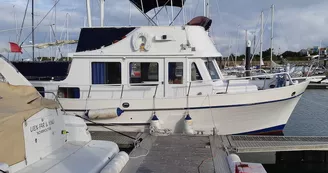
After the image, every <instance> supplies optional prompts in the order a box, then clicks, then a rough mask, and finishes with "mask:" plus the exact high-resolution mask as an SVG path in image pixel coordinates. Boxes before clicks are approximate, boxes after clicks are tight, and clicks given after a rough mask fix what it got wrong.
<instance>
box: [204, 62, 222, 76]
mask: <svg viewBox="0 0 328 173" xmlns="http://www.w3.org/2000/svg"><path fill="white" fill-rule="evenodd" d="M205 66H206V68H207V71H208V73H209V74H210V76H211V79H213V80H216V79H220V77H219V74H218V72H217V71H216V68H215V66H214V64H213V61H209V60H207V61H205Z"/></svg>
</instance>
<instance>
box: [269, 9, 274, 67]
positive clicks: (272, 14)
mask: <svg viewBox="0 0 328 173" xmlns="http://www.w3.org/2000/svg"><path fill="white" fill-rule="evenodd" d="M273 20H274V5H272V6H271V55H270V70H271V71H272V68H273V67H272V56H273Z"/></svg>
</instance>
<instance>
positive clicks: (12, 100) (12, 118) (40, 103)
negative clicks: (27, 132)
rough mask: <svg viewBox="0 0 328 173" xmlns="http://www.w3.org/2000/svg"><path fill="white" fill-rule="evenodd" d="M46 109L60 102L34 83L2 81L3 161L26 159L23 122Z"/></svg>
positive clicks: (0, 145)
mask: <svg viewBox="0 0 328 173" xmlns="http://www.w3.org/2000/svg"><path fill="white" fill-rule="evenodd" d="M44 108H49V109H56V108H58V104H57V103H56V102H55V101H52V100H48V99H45V98H43V97H41V96H40V94H39V93H38V92H37V91H36V89H35V88H34V87H32V86H14V85H10V84H8V83H4V82H0V139H1V140H0V141H1V142H0V162H3V163H7V164H9V165H13V164H16V163H19V162H21V161H24V160H25V142H24V132H23V123H24V121H25V120H27V119H28V118H30V117H32V116H33V115H34V114H36V113H37V112H39V111H41V110H42V109H44Z"/></svg>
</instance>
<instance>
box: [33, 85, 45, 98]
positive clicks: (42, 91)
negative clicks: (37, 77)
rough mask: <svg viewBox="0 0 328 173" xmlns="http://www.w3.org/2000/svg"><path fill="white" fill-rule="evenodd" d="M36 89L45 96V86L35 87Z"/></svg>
mask: <svg viewBox="0 0 328 173" xmlns="http://www.w3.org/2000/svg"><path fill="white" fill-rule="evenodd" d="M35 89H36V90H37V91H38V92H39V93H40V94H41V95H42V97H44V92H45V90H44V87H35Z"/></svg>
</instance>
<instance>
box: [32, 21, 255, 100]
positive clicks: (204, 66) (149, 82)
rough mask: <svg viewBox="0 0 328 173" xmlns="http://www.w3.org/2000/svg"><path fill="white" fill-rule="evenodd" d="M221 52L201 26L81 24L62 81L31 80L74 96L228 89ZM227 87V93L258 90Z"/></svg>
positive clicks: (169, 94)
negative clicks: (219, 61)
mask: <svg viewBox="0 0 328 173" xmlns="http://www.w3.org/2000/svg"><path fill="white" fill-rule="evenodd" d="M221 56H222V55H221V54H220V53H219V52H218V51H217V49H216V47H215V46H214V44H213V42H212V40H211V38H210V37H209V36H208V32H207V31H206V30H205V29H204V27H201V26H188V25H186V26H160V27H159V26H145V27H113V28H83V29H82V30H81V33H80V39H79V42H78V46H77V50H76V52H75V53H72V54H71V55H70V57H72V59H73V60H72V62H71V64H70V66H69V68H68V72H67V76H66V77H65V79H63V80H59V81H58V80H54V78H52V77H50V79H52V80H50V81H36V80H35V81H32V83H33V85H34V86H36V87H37V89H38V90H39V91H42V92H53V93H57V95H58V96H59V97H61V98H73V99H79V98H84V99H86V98H97V99H102V98H106V99H108V98H122V97H127V98H140V97H141V98H144V97H154V96H156V97H185V96H186V95H207V94H216V93H223V92H227V91H228V88H227V83H226V82H224V81H223V75H222V73H221V71H220V69H219V67H218V65H217V62H216V58H217V57H221ZM48 78H49V77H48ZM235 82H237V83H240V82H241V81H235ZM245 82H246V81H243V82H242V83H244V84H245ZM246 83H247V82H246ZM230 85H231V87H230V86H229V91H231V92H232V91H233V92H238V91H242V92H245V90H248V91H251V90H257V87H256V86H255V85H248V84H246V85H243V86H241V85H239V84H238V85H236V86H234V85H233V84H230ZM45 95H48V97H52V96H51V95H52V94H50V93H46V94H45Z"/></svg>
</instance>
